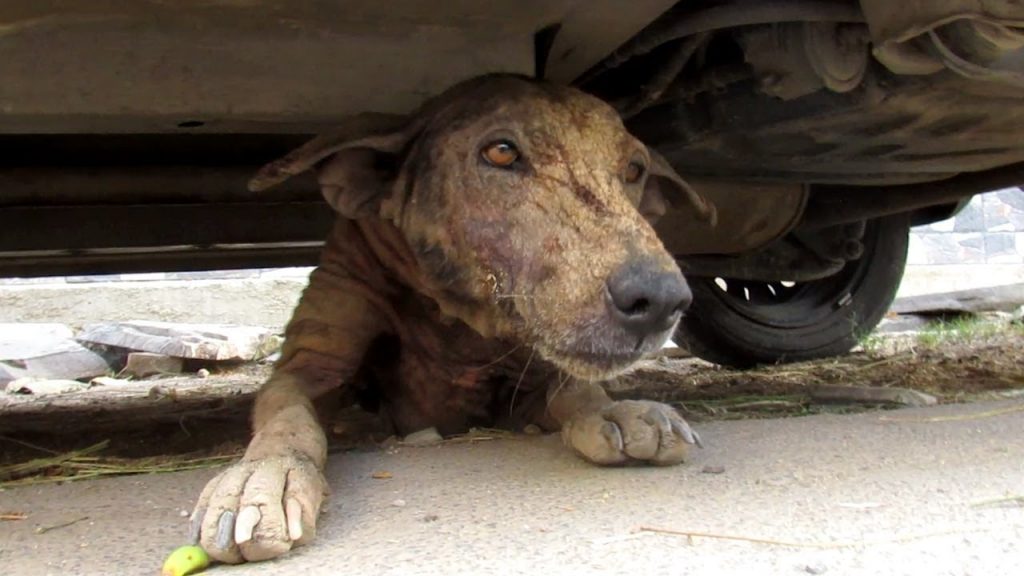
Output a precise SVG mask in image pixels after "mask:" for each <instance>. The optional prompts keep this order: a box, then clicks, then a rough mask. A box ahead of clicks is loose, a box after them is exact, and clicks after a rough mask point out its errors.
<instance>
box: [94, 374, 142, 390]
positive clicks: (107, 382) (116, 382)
mask: <svg viewBox="0 0 1024 576" xmlns="http://www.w3.org/2000/svg"><path fill="white" fill-rule="evenodd" d="M131 383H132V381H131V380H124V379H121V378H111V377H110V376H99V377H96V378H93V379H92V380H89V384H92V385H93V386H109V387H114V386H128V385H130V384H131Z"/></svg>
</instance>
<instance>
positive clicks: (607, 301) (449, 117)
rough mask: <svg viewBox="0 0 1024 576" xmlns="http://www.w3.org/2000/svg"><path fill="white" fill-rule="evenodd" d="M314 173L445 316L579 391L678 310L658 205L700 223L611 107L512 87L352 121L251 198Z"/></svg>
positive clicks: (506, 79) (697, 200)
mask: <svg viewBox="0 0 1024 576" xmlns="http://www.w3.org/2000/svg"><path fill="white" fill-rule="evenodd" d="M370 125H374V129H372V130H368V129H369V127H370ZM367 132H370V133H369V134H367ZM314 166H315V167H316V168H317V170H318V174H319V180H320V185H321V188H322V190H323V193H324V196H325V197H326V198H327V201H328V202H329V203H330V204H331V206H333V207H334V208H335V210H337V211H338V212H340V213H341V214H342V215H344V216H346V217H349V218H353V219H356V218H368V217H369V218H384V219H387V220H390V221H391V222H393V223H394V224H395V226H397V227H398V229H399V230H401V232H402V234H403V235H404V236H405V239H406V241H407V242H408V244H409V247H410V249H411V251H412V252H413V254H415V257H416V260H417V262H418V265H419V268H420V271H419V273H420V275H421V279H420V282H421V286H420V289H422V290H423V291H424V292H425V293H427V294H428V295H429V296H431V297H432V298H434V299H435V300H436V301H437V302H438V303H439V305H440V306H441V309H442V310H443V311H445V312H446V313H448V314H451V315H453V316H455V317H457V318H459V319H460V320H462V321H464V322H466V323H467V324H468V325H470V326H471V327H473V328H474V329H475V330H477V331H478V332H480V333H481V334H483V335H485V336H494V337H502V338H512V339H517V340H519V341H521V342H523V343H526V344H529V345H531V346H533V347H534V349H535V350H536V351H537V352H538V353H539V354H540V355H542V356H543V357H545V358H547V359H548V360H550V361H552V362H553V363H555V364H556V365H557V366H559V367H560V368H561V369H563V370H564V371H566V372H568V373H570V374H572V375H574V376H576V377H578V378H586V379H603V378H608V377H611V376H613V375H614V374H616V373H618V372H620V371H621V370H623V369H625V368H627V367H628V366H629V365H630V364H632V363H633V362H635V361H636V360H637V359H638V358H640V356H642V355H643V354H645V353H647V352H650V351H652V350H656V349H658V348H659V347H661V346H662V345H663V344H664V342H665V340H666V339H667V338H668V337H669V336H670V335H671V333H672V331H673V330H674V329H675V326H676V323H677V321H678V320H679V318H680V316H681V314H682V311H683V309H684V308H685V307H686V306H687V305H688V304H689V302H690V299H691V296H690V291H689V288H688V287H687V285H686V283H685V281H684V280H683V277H682V275H681V274H680V272H679V269H678V267H677V265H676V263H675V261H674V259H673V258H672V256H671V255H669V254H668V253H667V252H666V251H665V249H664V247H663V246H662V244H661V241H660V240H659V239H658V237H657V236H656V235H655V233H654V230H653V229H652V228H651V226H650V223H649V221H651V220H653V219H655V218H657V217H658V216H659V215H660V214H662V213H663V212H664V210H665V208H666V200H668V201H671V202H679V203H682V204H685V206H680V207H681V208H685V209H691V210H694V211H696V212H698V213H699V214H701V215H703V216H704V217H706V218H709V219H710V218H713V217H714V212H713V209H712V208H711V207H710V206H709V205H708V204H707V203H706V202H705V201H704V200H703V199H702V198H701V197H699V196H698V195H697V194H696V193H695V192H694V191H693V190H692V189H690V187H689V186H688V185H687V184H686V183H685V182H684V181H683V180H682V179H681V178H680V177H679V176H678V175H677V174H676V173H675V172H674V171H673V170H672V169H671V168H670V167H669V166H668V164H667V163H666V162H665V161H664V160H663V159H662V158H661V157H660V156H659V155H657V154H656V153H654V152H653V151H651V150H649V149H648V148H647V147H646V146H644V145H643V144H642V143H641V142H640V141H638V140H637V139H636V138H634V137H633V136H631V135H630V134H629V133H628V132H626V130H625V128H624V127H623V125H622V122H621V120H620V119H619V117H618V115H617V114H616V113H615V111H614V110H613V109H612V108H611V107H609V106H608V105H606V104H605V103H603V102H601V101H600V100H598V99H596V98H593V97H591V96H589V95H586V94H584V93H582V92H579V91H577V90H574V89H572V88H568V87H562V86H554V85H549V84H543V83H538V82H534V81H531V80H528V79H525V78H521V77H516V76H487V77H483V78H478V79H475V80H471V81H469V82H466V83H463V84H460V85H457V86H455V87H454V88H451V89H449V90H448V91H447V92H445V93H444V94H442V95H441V96H439V97H437V98H435V99H433V100H431V101H430V102H428V103H427V104H426V105H425V106H424V107H423V108H422V109H421V110H420V111H419V112H418V113H417V114H416V115H414V116H413V117H411V118H408V119H401V120H396V119H393V118H383V117H362V118H357V119H356V120H354V121H353V123H352V124H350V125H349V126H347V127H345V128H343V129H341V130H339V131H338V132H335V133H333V134H329V135H325V136H321V137H319V138H317V139H315V140H313V141H311V142H310V143H308V144H307V145H305V146H303V147H302V148H300V149H298V150H296V151H294V152H292V153H291V154H289V155H288V156H285V157H284V158H282V159H281V160H278V161H276V162H274V163H272V164H269V165H268V166H267V167H265V168H264V169H263V170H262V171H261V172H260V173H259V174H258V175H257V176H256V178H254V180H253V182H252V184H251V187H252V188H254V189H262V188H266V187H267V186H270V185H273V184H275V183H277V182H279V181H281V180H283V179H285V178H287V177H288V176H290V175H293V174H297V173H299V172H302V171H304V170H306V169H309V168H312V167H314Z"/></svg>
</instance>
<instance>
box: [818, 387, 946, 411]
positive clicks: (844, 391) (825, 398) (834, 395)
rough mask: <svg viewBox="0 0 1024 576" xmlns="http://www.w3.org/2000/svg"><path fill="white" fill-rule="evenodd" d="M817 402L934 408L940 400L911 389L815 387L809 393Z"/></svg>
mask: <svg viewBox="0 0 1024 576" xmlns="http://www.w3.org/2000/svg"><path fill="white" fill-rule="evenodd" d="M809 394H810V397H811V400H814V401H816V402H830V403H835V402H855V403H858V404H895V405H899V406H934V405H935V404H938V402H939V401H938V399H937V398H936V397H935V396H932V395H931V394H925V393H924V392H919V391H917V390H911V389H909V388H880V387H874V386H834V385H825V384H823V385H820V386H814V387H813V388H811V389H810V391H809Z"/></svg>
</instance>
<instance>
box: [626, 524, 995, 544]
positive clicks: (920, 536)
mask: <svg viewBox="0 0 1024 576" xmlns="http://www.w3.org/2000/svg"><path fill="white" fill-rule="evenodd" d="M991 530H992V528H982V527H975V528H953V529H949V530H938V531H934V532H923V533H920V534H908V535H906V536H893V537H887V538H874V539H871V540H836V541H831V542H813V541H796V540H775V539H772V538H757V537H752V536H741V535H736V534H715V533H714V532H696V531H690V530H673V529H671V528H658V527H655V526H641V527H640V528H639V531H640V532H654V533H656V534H669V535H672V536H685V537H687V538H689V539H693V538H710V539H714V540H735V541H739V542H751V543H753V544H767V545H769V546H785V547H788V548H818V549H823V550H829V549H838V548H859V547H861V546H870V545H877V544H900V543H903V542H911V541H914V540H924V539H926V538H937V537H940V536H951V535H958V534H965V533H974V532H990V531H991Z"/></svg>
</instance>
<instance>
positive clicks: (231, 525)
mask: <svg viewBox="0 0 1024 576" xmlns="http://www.w3.org/2000/svg"><path fill="white" fill-rule="evenodd" d="M234 535H235V513H234V512H232V511H231V510H225V511H224V513H223V514H221V515H220V520H218V521H217V540H216V542H217V547H218V548H220V549H221V550H227V549H228V548H229V547H230V546H231V541H232V540H231V539H232V537H233V536H234Z"/></svg>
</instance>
